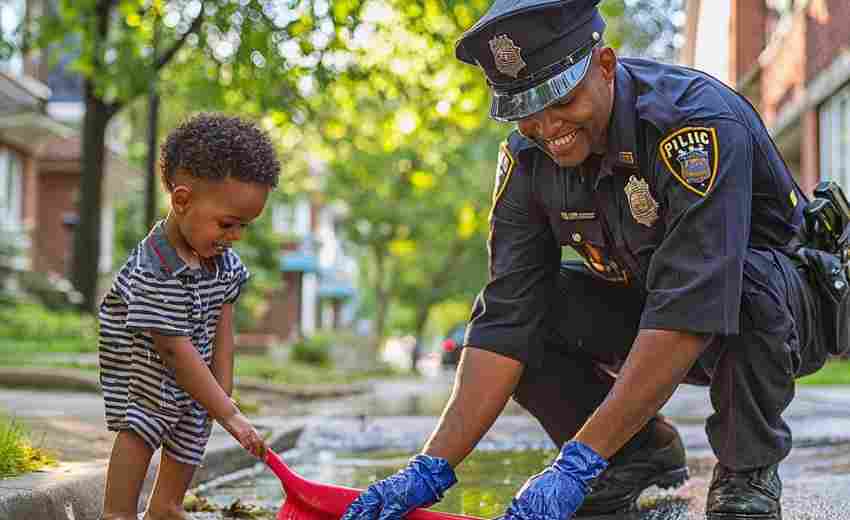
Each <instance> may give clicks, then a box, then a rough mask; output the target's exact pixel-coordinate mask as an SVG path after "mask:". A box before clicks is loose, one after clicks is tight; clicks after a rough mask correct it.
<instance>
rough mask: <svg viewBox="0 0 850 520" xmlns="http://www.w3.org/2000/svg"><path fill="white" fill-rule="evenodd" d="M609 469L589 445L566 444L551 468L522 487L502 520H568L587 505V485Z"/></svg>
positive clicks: (571, 442) (573, 442)
mask: <svg viewBox="0 0 850 520" xmlns="http://www.w3.org/2000/svg"><path fill="white" fill-rule="evenodd" d="M607 467H608V462H607V461H606V460H605V459H603V458H602V457H600V456H599V454H598V453H596V452H595V451H593V449H592V448H590V447H589V446H587V445H586V444H582V443H581V442H578V441H570V442H567V443H566V444H564V447H563V448H562V449H561V454H560V455H558V458H556V459H555V461H554V462H553V463H552V464H551V465H550V466H549V467H548V468H546V469H545V470H543V471H542V472H540V473H538V474H537V475H535V476H533V477H531V478H530V479H528V481H527V482H526V483H525V484H524V485H523V486H522V488H521V489H520V490H519V492H518V493H517V495H516V496H515V497H514V499H513V500H512V501H511V505H510V506H508V510H507V512H506V513H505V516H504V517H503V520H569V519H570V518H572V517H573V514H574V513H575V512H576V510H577V509H578V508H579V506H581V503H582V502H584V497H585V495H587V492H588V482H590V481H591V480H593V479H594V478H596V477H597V476H599V474H600V473H602V472H603V471H604V470H605V468H607Z"/></svg>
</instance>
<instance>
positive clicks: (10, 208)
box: [0, 148, 23, 231]
mask: <svg viewBox="0 0 850 520" xmlns="http://www.w3.org/2000/svg"><path fill="white" fill-rule="evenodd" d="M22 172H23V164H22V162H21V158H20V157H19V156H18V154H16V153H15V152H13V151H12V150H9V149H7V148H0V229H3V230H4V231H19V230H20V229H21V201H22V199H23V190H22V187H21V176H22Z"/></svg>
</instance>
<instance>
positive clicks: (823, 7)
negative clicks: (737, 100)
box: [680, 0, 850, 193]
mask: <svg viewBox="0 0 850 520" xmlns="http://www.w3.org/2000/svg"><path fill="white" fill-rule="evenodd" d="M686 7H687V14H688V16H687V24H686V34H685V45H684V47H683V50H682V54H681V56H680V61H681V62H682V63H683V64H685V65H689V66H693V67H695V68H698V69H701V70H705V71H707V72H710V73H712V74H713V75H715V76H717V77H718V78H720V79H721V80H723V81H725V82H726V83H728V84H729V85H731V86H733V87H735V88H736V89H737V90H738V91H740V92H742V93H744V94H745V95H746V96H747V97H748V98H749V99H750V101H751V102H752V103H753V104H754V105H755V106H756V107H757V108H758V110H759V111H760V112H761V114H762V116H763V118H764V121H765V123H766V124H767V126H768V128H769V129H770V131H771V134H772V135H773V137H774V139H775V140H776V142H777V144H778V146H779V148H780V149H781V150H782V153H783V155H784V157H785V160H786V161H787V162H788V164H789V166H790V168H791V169H792V171H793V172H794V173H795V174H796V175H797V178H798V180H799V182H800V185H801V186H802V188H803V189H804V190H805V191H807V192H808V193H811V192H812V190H813V189H814V187H815V185H816V184H817V183H818V182H819V181H821V180H835V181H836V182H839V183H840V184H841V185H842V187H843V188H844V190H845V192H847V193H850V31H848V30H847V28H848V27H850V2H848V1H847V0H687V6H686Z"/></svg>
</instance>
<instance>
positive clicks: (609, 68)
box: [597, 47, 617, 83]
mask: <svg viewBox="0 0 850 520" xmlns="http://www.w3.org/2000/svg"><path fill="white" fill-rule="evenodd" d="M598 52H599V54H598V56H597V58H598V60H599V69H600V70H601V71H602V78H603V79H604V80H605V82H606V83H611V82H613V81H614V76H615V75H616V71H617V53H616V52H614V49H612V48H611V47H602V48H601V49H599V51H598Z"/></svg>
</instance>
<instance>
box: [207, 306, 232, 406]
mask: <svg viewBox="0 0 850 520" xmlns="http://www.w3.org/2000/svg"><path fill="white" fill-rule="evenodd" d="M233 351H234V343H233V305H232V304H229V303H225V304H224V305H222V306H221V316H220V317H219V319H218V325H217V326H216V331H215V351H214V352H213V359H212V365H211V366H210V370H211V371H212V374H213V376H215V378H216V380H217V381H218V384H219V386H221V388H222V389H223V390H224V393H225V394H227V395H233Z"/></svg>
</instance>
